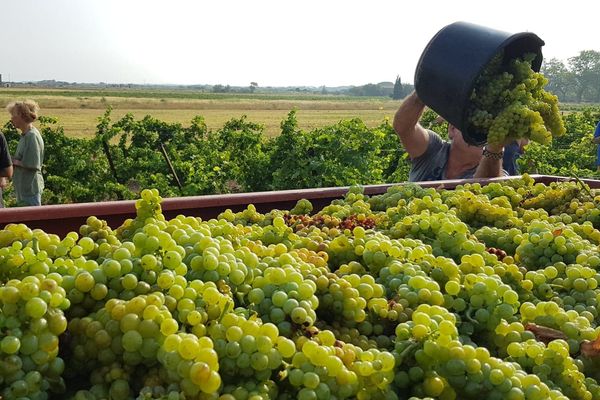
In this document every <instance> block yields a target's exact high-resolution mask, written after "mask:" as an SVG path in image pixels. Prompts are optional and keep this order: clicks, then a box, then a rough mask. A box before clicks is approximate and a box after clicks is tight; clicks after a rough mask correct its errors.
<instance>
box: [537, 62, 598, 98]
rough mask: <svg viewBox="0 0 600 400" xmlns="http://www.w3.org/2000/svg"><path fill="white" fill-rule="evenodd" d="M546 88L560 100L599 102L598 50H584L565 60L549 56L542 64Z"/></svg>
mask: <svg viewBox="0 0 600 400" xmlns="http://www.w3.org/2000/svg"><path fill="white" fill-rule="evenodd" d="M541 72H542V73H543V74H544V75H545V76H546V78H548V85H547V86H546V90H548V91H550V92H552V93H554V94H556V95H557V96H558V98H559V100H560V101H561V102H568V103H585V102H589V103H600V52H599V51H595V50H584V51H581V52H580V53H579V55H577V56H575V57H570V58H569V59H568V60H567V61H566V62H564V61H562V60H559V59H556V58H551V59H550V60H547V61H545V62H544V64H543V65H542V69H541Z"/></svg>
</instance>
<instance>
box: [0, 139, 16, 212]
mask: <svg viewBox="0 0 600 400" xmlns="http://www.w3.org/2000/svg"><path fill="white" fill-rule="evenodd" d="M12 175H13V165H12V160H11V157H10V152H9V151H8V143H6V138H5V137H4V134H3V133H2V132H0V208H2V207H4V199H3V198H2V192H3V190H4V189H5V188H6V187H7V186H8V183H9V182H8V180H9V179H10V178H11V177H12Z"/></svg>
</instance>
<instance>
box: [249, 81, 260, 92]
mask: <svg viewBox="0 0 600 400" xmlns="http://www.w3.org/2000/svg"><path fill="white" fill-rule="evenodd" d="M257 87H258V83H256V82H250V93H254V91H255V90H256V88H257Z"/></svg>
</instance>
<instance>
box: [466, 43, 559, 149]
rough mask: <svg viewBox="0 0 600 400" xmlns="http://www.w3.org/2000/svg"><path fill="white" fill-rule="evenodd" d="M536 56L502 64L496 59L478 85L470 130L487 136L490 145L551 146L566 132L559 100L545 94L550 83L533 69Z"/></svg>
mask: <svg viewBox="0 0 600 400" xmlns="http://www.w3.org/2000/svg"><path fill="white" fill-rule="evenodd" d="M534 59H535V54H526V55H524V56H523V57H522V58H516V59H513V60H509V61H506V62H505V61H504V60H503V52H500V53H499V54H498V55H496V56H495V57H494V58H493V59H492V61H491V62H490V63H489V64H488V65H487V66H486V68H485V69H484V71H483V72H482V73H481V74H480V76H479V77H478V78H477V81H476V82H475V87H474V89H473V92H472V94H471V98H470V104H469V108H468V122H469V129H471V130H472V131H474V132H485V133H487V141H488V143H493V144H504V143H506V142H507V141H510V140H511V139H512V140H515V139H520V138H527V139H531V140H533V141H536V142H539V143H542V144H549V143H550V142H551V140H552V137H553V136H561V135H564V134H565V132H566V130H565V126H564V123H563V120H562V117H561V115H560V112H559V110H558V98H557V97H556V96H555V95H553V94H551V93H549V92H546V91H545V90H544V87H545V86H546V84H547V83H548V79H546V78H545V77H544V76H543V75H542V74H540V73H539V72H534V71H533V69H532V68H531V65H532V61H533V60H534Z"/></svg>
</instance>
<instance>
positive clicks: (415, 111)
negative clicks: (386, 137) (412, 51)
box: [394, 91, 506, 182]
mask: <svg viewBox="0 0 600 400" xmlns="http://www.w3.org/2000/svg"><path fill="white" fill-rule="evenodd" d="M424 110H425V104H424V103H423V102H422V101H421V99H419V96H418V95H417V93H416V92H414V91H413V92H412V93H411V94H410V95H408V96H407V97H406V98H405V99H404V101H403V102H402V104H401V105H400V108H398V111H396V114H395V116H394V130H395V131H396V133H397V134H398V136H399V137H400V141H401V142H402V144H403V146H404V148H405V149H406V152H407V153H408V155H409V156H410V159H411V162H412V167H411V169H410V173H409V181H410V182H418V181H436V180H445V179H468V178H492V177H497V176H503V175H506V172H505V171H503V170H502V158H503V156H504V146H503V145H496V144H487V145H486V146H472V145H470V144H468V143H467V142H465V140H464V139H463V136H462V132H461V131H460V130H459V129H458V128H456V127H455V126H453V125H452V124H448V137H449V138H450V141H445V140H443V139H442V138H441V137H440V136H439V135H438V134H437V133H435V132H434V131H432V130H428V129H425V128H424V127H422V126H421V125H420V124H419V119H420V118H421V115H422V114H423V111H424Z"/></svg>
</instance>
